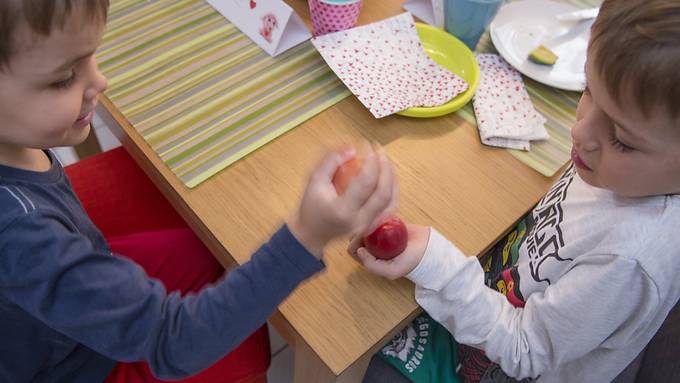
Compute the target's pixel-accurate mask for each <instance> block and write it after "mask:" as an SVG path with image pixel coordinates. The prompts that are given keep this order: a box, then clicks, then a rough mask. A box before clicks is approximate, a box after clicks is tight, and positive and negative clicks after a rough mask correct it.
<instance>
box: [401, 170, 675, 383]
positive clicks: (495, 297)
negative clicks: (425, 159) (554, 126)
mask: <svg viewBox="0 0 680 383" xmlns="http://www.w3.org/2000/svg"><path fill="white" fill-rule="evenodd" d="M526 221H528V222H529V223H528V224H527V225H526V230H524V229H522V230H521V231H520V232H517V231H516V232H514V233H511V235H510V236H509V241H510V242H509V243H508V244H506V245H505V250H506V251H505V252H504V254H503V256H502V258H504V260H503V261H502V263H504V266H503V267H504V268H505V272H504V273H500V274H499V275H501V277H499V278H496V279H494V280H491V281H490V282H489V281H488V280H487V284H489V285H491V286H493V289H492V288H490V287H487V284H485V273H484V270H483V268H482V265H480V262H479V261H478V259H477V258H475V257H468V256H465V255H464V254H463V253H462V252H461V251H460V250H459V249H458V248H456V246H455V245H454V244H452V243H451V242H449V241H448V240H446V239H445V238H444V237H443V236H442V235H441V234H440V233H438V232H437V231H435V230H434V229H433V230H432V231H431V234H430V239H429V243H428V246H427V250H426V252H425V255H424V257H423V259H422V260H421V262H420V264H419V265H418V266H417V267H416V268H415V269H414V270H413V271H412V272H411V273H410V274H409V275H408V276H407V277H408V278H409V279H410V280H412V281H413V282H414V283H415V284H416V300H417V301H418V303H419V304H420V305H421V306H422V307H423V308H424V309H425V310H426V311H427V312H428V313H429V314H430V316H432V318H434V319H435V320H437V321H439V322H440V323H442V324H443V325H444V326H445V327H446V328H447V329H448V330H449V331H450V332H451V333H452V334H453V336H454V337H455V339H456V340H457V341H458V342H459V343H462V344H466V345H470V346H474V347H476V348H479V349H482V350H484V351H485V352H486V356H487V357H488V358H489V359H490V360H491V361H492V362H494V363H497V364H498V365H499V366H500V367H501V369H502V370H503V371H504V372H505V374H507V375H508V376H511V377H514V378H525V377H530V378H536V377H538V382H590V383H596V382H610V381H611V380H612V379H613V378H615V377H616V376H617V375H618V374H619V373H620V372H621V371H622V370H623V369H624V368H625V367H626V366H627V365H628V364H629V363H630V362H631V361H632V360H633V359H634V358H635V357H636V356H637V354H638V353H639V352H640V351H641V350H642V349H643V348H644V347H645V345H646V344H647V343H648V342H649V340H650V339H651V338H652V336H653V335H654V333H655V332H656V331H657V330H658V328H659V327H660V326H661V324H662V322H663V321H664V319H665V318H666V315H667V314H668V312H669V311H670V309H671V308H672V307H673V306H674V305H675V304H676V302H677V301H678V298H679V297H680V278H679V277H678V276H679V274H680V273H679V272H680V196H659V197H647V198H624V197H620V196H617V195H615V194H613V193H612V192H610V191H607V190H604V189H598V188H594V187H592V186H589V185H588V184H586V183H585V182H583V180H581V179H580V177H579V176H578V175H577V174H576V172H575V171H574V169H573V167H572V168H571V169H569V170H568V171H567V172H566V173H565V175H564V176H563V177H562V178H561V179H560V181H558V182H557V183H556V184H555V185H554V186H553V188H552V189H551V190H550V191H549V192H548V194H547V195H546V196H545V197H544V198H543V200H541V201H540V202H539V204H538V205H537V206H536V207H535V208H534V209H533V211H532V212H531V214H530V215H529V216H528V217H527V219H526ZM511 240H516V245H515V246H517V248H516V249H515V250H516V259H515V260H514V261H513V260H512V258H513V257H512V254H511V251H510V250H509V249H510V248H511V247H512V246H511V245H512V244H513V243H512V242H511ZM502 245H503V244H501V247H503V246H502ZM505 258H508V259H505ZM487 271H488V270H487ZM487 279H488V273H487ZM496 290H500V291H501V292H499V291H496ZM504 294H505V295H504ZM506 295H507V296H506ZM510 302H512V303H510ZM483 380H484V379H483ZM488 381H492V380H488Z"/></svg>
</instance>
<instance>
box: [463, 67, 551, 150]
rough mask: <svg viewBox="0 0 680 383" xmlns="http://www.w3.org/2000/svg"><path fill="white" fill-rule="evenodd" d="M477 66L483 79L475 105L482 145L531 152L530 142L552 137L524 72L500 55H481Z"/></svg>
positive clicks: (480, 82)
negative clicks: (527, 85) (530, 91)
mask: <svg viewBox="0 0 680 383" xmlns="http://www.w3.org/2000/svg"><path fill="white" fill-rule="evenodd" d="M477 64H479V71H480V79H479V86H478V88H477V91H476V92H475V96H474V98H473V100H472V102H473V108H474V110H475V116H476V117H477V127H478V129H479V136H480V138H481V140H482V143H484V144H486V145H490V146H499V147H504V148H510V149H521V150H529V149H530V148H531V143H530V141H533V140H547V139H548V138H550V137H549V135H548V131H547V130H546V129H545V126H544V125H545V123H546V119H545V117H543V116H542V115H541V114H539V113H538V112H537V111H536V109H534V104H533V103H532V102H531V99H530V98H529V94H528V93H527V90H526V88H525V87H524V81H523V80H522V76H521V75H520V73H519V72H518V71H517V70H516V69H515V68H513V67H512V66H510V64H508V63H507V62H506V61H505V60H503V58H502V57H500V56H499V55H496V54H477Z"/></svg>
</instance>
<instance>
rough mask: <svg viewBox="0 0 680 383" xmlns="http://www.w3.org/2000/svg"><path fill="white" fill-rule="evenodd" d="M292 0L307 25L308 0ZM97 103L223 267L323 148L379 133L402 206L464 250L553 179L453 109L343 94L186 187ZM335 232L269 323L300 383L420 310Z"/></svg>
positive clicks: (357, 373)
mask: <svg viewBox="0 0 680 383" xmlns="http://www.w3.org/2000/svg"><path fill="white" fill-rule="evenodd" d="M401 3H402V1H401V0H380V1H372V0H371V1H365V2H364V8H363V10H362V14H361V17H360V24H365V23H368V22H371V21H375V20H379V19H383V18H385V17H388V16H392V15H396V14H399V13H401V12H402V9H401V8H400V6H401ZM289 4H290V5H291V6H293V8H294V9H295V10H296V11H297V12H298V13H299V14H300V15H301V16H302V17H303V18H304V19H305V20H306V22H307V23H308V24H309V12H308V10H307V3H306V1H304V0H289ZM99 112H100V113H101V114H102V115H103V118H104V119H105V121H106V122H107V123H108V124H109V126H111V127H112V128H113V130H114V133H115V134H116V135H117V137H118V138H119V139H120V140H121V142H122V143H123V145H124V146H125V148H126V149H127V150H128V151H129V152H130V154H131V155H132V156H133V157H134V158H135V160H136V161H137V162H138V163H139V165H140V166H141V167H142V168H143V169H144V170H145V171H146V172H147V174H148V175H149V176H150V177H151V178H152V179H153V181H154V183H155V184H156V185H157V186H158V187H159V188H160V190H161V191H162V192H163V193H164V194H165V196H166V197H167V198H168V199H169V200H170V201H171V203H172V204H173V205H174V206H175V208H176V209H177V210H178V211H179V212H180V214H181V215H182V216H183V217H184V218H185V219H186V220H187V222H188V223H189V224H190V225H191V227H192V228H193V229H194V230H195V231H196V233H197V234H198V235H199V237H200V238H201V239H202V240H203V242H204V243H205V244H206V245H207V246H208V247H209V248H210V250H211V251H212V252H213V254H214V255H215V256H216V257H217V258H218V259H219V260H220V262H221V263H223V264H224V265H225V266H228V267H233V266H234V265H236V264H242V263H244V262H246V261H247V260H248V259H249V258H250V255H251V254H252V253H253V251H255V250H256V249H257V248H258V247H259V246H260V245H261V244H262V243H263V242H264V241H266V240H267V239H268V237H269V236H270V235H271V234H272V233H273V232H274V231H275V230H276V228H277V227H278V226H280V225H281V223H282V222H283V220H284V219H286V218H287V217H288V216H289V215H290V214H291V213H292V212H293V211H294V210H295V209H296V207H297V205H298V201H299V200H300V198H301V194H302V192H303V188H304V186H305V184H306V180H307V176H308V172H309V171H310V169H311V168H312V167H313V166H314V165H315V164H316V163H317V161H318V160H319V159H320V157H321V156H322V154H323V153H324V152H325V151H326V150H328V149H329V148H337V147H339V146H340V145H341V144H343V143H359V142H360V141H361V140H370V141H375V142H377V143H379V144H380V145H382V146H383V147H384V148H385V149H386V152H387V154H388V156H389V157H390V158H391V160H392V161H393V162H394V164H395V167H396V169H397V171H398V174H399V178H400V184H401V207H400V211H399V215H400V216H401V217H402V218H403V219H404V220H406V221H409V222H414V223H420V224H425V225H431V226H433V227H436V228H437V229H438V230H439V231H440V232H442V233H443V234H444V235H445V236H446V237H448V238H449V239H451V240H452V241H453V242H454V243H456V244H457V245H458V246H459V247H460V248H461V249H462V250H463V251H464V252H465V253H466V254H469V255H478V254H480V253H482V252H483V251H484V250H485V249H487V248H489V247H490V246H491V245H492V244H493V243H494V242H496V241H497V240H498V239H499V238H500V237H501V236H502V235H503V234H504V233H505V232H506V231H507V230H508V229H509V228H510V227H511V226H512V225H513V223H514V222H515V221H516V220H517V219H519V218H520V217H521V216H522V215H523V214H524V213H525V212H526V211H527V210H528V209H530V208H531V207H532V206H533V205H534V204H535V203H536V202H537V201H538V200H539V198H540V197H541V196H542V194H543V193H544V192H545V191H546V190H547V189H548V188H549V186H550V185H551V184H552V182H553V181H554V178H555V177H553V178H552V179H549V178H545V177H543V176H541V175H540V174H538V173H537V172H535V171H534V170H532V169H530V168H529V167H527V166H525V165H523V164H522V163H520V162H519V161H518V160H516V159H515V158H514V157H513V156H512V155H510V154H509V152H507V151H506V150H503V149H492V148H488V147H485V146H483V145H481V144H480V141H479V136H478V133H477V131H476V129H475V128H474V127H472V126H470V125H469V124H467V123H465V122H464V121H463V120H462V119H461V118H459V117H457V116H456V115H455V114H454V115H449V116H445V117H440V118H436V119H411V118H406V117H399V116H391V117H388V118H384V119H380V120H376V119H375V118H373V117H372V115H371V114H370V113H369V112H368V111H367V110H366V109H365V108H364V107H363V106H362V105H361V104H360V103H359V102H358V101H357V100H356V98H354V97H349V98H347V99H346V100H345V101H343V102H341V103H339V104H337V105H336V106H335V107H333V108H331V109H329V110H327V111H325V112H323V113H321V114H320V115H318V116H316V117H314V118H312V119H311V120H308V121H307V122H306V123H304V124H302V125H300V126H299V127H297V128H295V129H293V130H291V131H290V132H288V133H286V134H285V135H283V136H281V137H279V138H277V139H275V140H274V141H272V142H271V143H269V144H267V145H265V146H264V147H262V148H261V149H259V150H257V151H256V152H254V153H252V154H250V155H248V156H246V157H245V158H244V159H242V160H240V161H238V162H236V163H235V164H233V165H231V166H230V167H228V168H226V169H224V170H223V171H221V172H220V173H218V174H217V175H216V176H214V177H212V178H210V179H209V180H207V181H205V182H203V183H202V184H200V185H199V186H197V187H195V188H193V189H189V188H187V187H186V186H184V184H183V183H182V182H180V181H179V179H177V178H176V177H175V176H174V175H173V174H172V172H171V171H170V170H169V169H168V167H167V166H166V165H164V164H163V162H162V161H161V160H160V159H159V157H158V156H157V155H156V154H155V153H154V152H153V150H152V149H151V148H150V147H149V145H148V144H147V143H146V142H145V141H144V139H143V138H142V137H141V136H140V135H139V134H138V133H137V131H136V130H135V128H134V127H133V126H131V125H130V123H129V122H128V121H127V120H126V119H125V117H124V116H123V115H122V114H121V113H120V112H119V110H118V108H117V107H116V105H114V104H113V103H112V102H111V101H110V100H109V99H108V98H106V97H101V105H100V108H99ZM346 245H347V238H343V239H340V240H337V241H334V242H332V243H331V244H330V245H329V246H328V248H327V250H326V254H325V257H324V260H325V262H326V264H327V268H326V271H325V272H323V273H322V274H320V275H319V276H317V277H316V278H313V279H312V280H310V281H308V282H306V283H304V284H303V285H302V286H301V287H300V288H299V289H297V290H296V291H295V292H294V293H293V294H292V295H291V296H290V297H289V298H288V299H287V300H286V301H285V302H284V303H283V304H282V305H281V306H280V307H279V310H278V312H277V313H276V314H275V315H274V316H273V317H272V318H271V323H272V324H273V325H274V326H275V328H276V329H277V330H278V331H279V332H280V333H281V334H282V336H283V337H284V338H285V339H286V341H287V342H288V343H289V344H290V345H291V346H292V347H293V348H294V352H295V366H294V380H295V382H300V383H302V382H305V383H307V382H331V381H342V382H359V381H360V380H361V376H363V374H364V372H365V369H366V367H367V365H368V361H369V359H370V357H371V356H372V355H373V354H374V353H375V352H376V351H377V350H378V349H379V348H380V347H381V346H382V345H383V343H384V342H386V341H387V340H389V339H390V337H392V336H393V335H394V334H395V333H396V332H397V331H399V330H400V329H401V328H402V327H403V326H404V325H406V324H407V323H408V322H409V321H410V320H411V319H412V318H414V317H415V316H416V315H417V314H418V313H419V312H420V309H419V307H418V305H417V304H416V302H415V300H414V293H413V291H414V288H413V284H412V283H411V282H409V281H408V280H405V279H402V280H398V281H394V282H390V281H387V280H384V279H382V278H379V277H376V276H373V275H370V274H368V273H367V272H365V271H364V270H363V269H361V268H360V267H359V265H358V264H356V263H355V262H354V261H353V260H352V259H351V258H350V257H349V256H348V255H347V254H346V253H345V249H346Z"/></svg>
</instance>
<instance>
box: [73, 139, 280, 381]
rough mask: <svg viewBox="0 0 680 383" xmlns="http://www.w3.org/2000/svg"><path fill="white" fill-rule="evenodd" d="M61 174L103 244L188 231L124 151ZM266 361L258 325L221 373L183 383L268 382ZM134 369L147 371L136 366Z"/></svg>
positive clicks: (84, 162) (262, 330) (265, 339)
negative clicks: (155, 234) (80, 203)
mask: <svg viewBox="0 0 680 383" xmlns="http://www.w3.org/2000/svg"><path fill="white" fill-rule="evenodd" d="M65 170H66V174H67V175H68V177H69V179H70V180H71V183H72V185H73V188H74V190H75V192H76V194H77V195H78V197H79V198H80V200H81V202H82V204H83V206H84V208H85V210H86V211H87V213H88V215H89V216H90V218H91V219H92V221H93V222H94V223H95V225H96V226H97V227H98V228H99V229H100V230H101V232H102V233H103V234H104V237H106V238H107V239H111V238H121V237H125V236H130V235H136V234H137V233H145V232H158V231H162V230H173V229H182V228H185V229H186V228H188V226H187V224H186V223H185V222H184V220H183V219H182V218H181V217H180V216H179V214H177V212H176V211H175V210H174V209H173V208H172V206H171V205H170V203H169V202H168V201H167V200H166V199H165V197H164V196H163V195H162V194H161V193H160V191H159V190H158V189H157V188H156V187H155V186H154V185H153V183H152V182H151V181H150V180H149V178H148V177H147V176H146V175H145V174H144V172H143V171H142V170H141V169H140V168H139V167H138V166H137V165H136V163H135V162H134V160H133V159H132V158H131V157H130V156H129V155H128V154H127V152H126V151H125V150H124V149H123V148H117V149H113V150H111V151H108V152H104V153H100V154H97V155H95V156H92V157H89V158H87V159H84V160H82V161H80V162H77V163H75V164H73V165H70V166H67V167H66V168H65ZM191 235H192V234H191ZM192 236H193V235H192ZM196 242H197V243H198V241H196ZM198 246H202V244H200V243H199V245H198ZM112 247H113V245H112ZM205 251H207V249H205ZM207 258H210V262H215V263H216V261H214V258H212V257H207ZM216 267H219V266H216ZM218 271H219V270H218ZM270 361H271V355H270V349H269V334H268V332H267V326H262V327H261V328H260V329H258V330H257V331H256V332H255V333H254V334H252V335H251V336H250V337H248V338H247V339H246V340H245V341H244V342H243V343H242V344H241V345H240V346H239V347H238V348H236V349H235V350H234V351H232V352H231V353H230V354H229V355H227V356H226V357H225V358H224V359H222V360H221V361H219V362H218V363H217V364H220V367H219V368H217V367H216V368H215V369H213V368H212V367H211V368H209V369H208V370H206V371H204V372H202V373H200V374H198V375H196V376H195V377H192V378H189V379H186V380H182V382H185V381H186V382H187V383H188V382H192V383H199V382H206V383H208V382H210V383H214V382H229V383H266V381H267V378H266V373H267V369H268V368H269V364H270ZM217 364H216V365H215V366H217ZM137 369H146V370H148V367H146V364H143V363H140V364H139V366H137ZM211 370H216V371H212V372H211Z"/></svg>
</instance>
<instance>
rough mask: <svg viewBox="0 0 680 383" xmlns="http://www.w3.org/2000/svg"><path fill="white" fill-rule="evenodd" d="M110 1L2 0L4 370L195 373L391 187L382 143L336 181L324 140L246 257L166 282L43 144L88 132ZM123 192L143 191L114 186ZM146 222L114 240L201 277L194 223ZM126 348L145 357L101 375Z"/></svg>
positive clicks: (363, 222) (76, 375)
mask: <svg viewBox="0 0 680 383" xmlns="http://www.w3.org/2000/svg"><path fill="white" fill-rule="evenodd" d="M107 6H108V1H106V0H96V1H93V0H3V1H2V2H0V64H1V65H0V212H2V213H1V214H0V339H2V342H0V381H3V382H29V381H32V382H45V381H49V382H69V383H74V382H88V383H89V382H102V381H104V379H111V380H107V381H110V382H123V381H124V382H126V383H130V382H141V381H144V382H149V381H155V379H156V378H155V377H160V378H164V379H179V378H184V377H187V376H190V375H194V374H196V373H198V372H199V371H202V370H204V369H206V368H208V367H209V366H210V365H212V364H213V363H215V362H216V361H218V360H220V359H221V358H223V357H224V356H225V355H226V354H227V353H229V352H230V351H231V350H233V349H234V348H235V347H237V346H238V345H239V344H240V343H241V342H242V341H243V340H244V339H245V338H246V337H247V336H248V335H249V334H251V333H252V332H253V331H255V330H256V329H258V328H260V327H261V326H262V325H263V324H264V323H265V322H266V320H267V318H268V316H269V315H270V314H271V313H272V312H273V311H274V310H275V309H276V307H277V306H278V305H279V304H280V303H281V302H282V301H283V299H285V298H286V296H288V295H289V294H290V293H291V292H292V291H293V290H294V289H295V288H296V287H297V286H298V285H299V284H300V283H301V282H302V281H303V280H305V279H307V278H309V277H311V276H313V275H314V274H316V273H317V272H319V271H321V270H322V269H323V267H324V265H323V263H322V261H321V258H322V255H323V249H324V247H325V245H326V244H327V243H328V241H330V240H331V239H332V238H334V237H337V236H340V235H343V234H348V233H350V232H363V231H366V230H368V229H369V228H370V227H372V226H375V225H376V222H378V220H379V217H383V216H385V215H387V214H388V212H389V210H391V209H392V206H394V204H395V203H396V195H397V193H396V183H394V181H393V177H394V176H393V169H392V167H391V165H390V164H389V162H388V161H387V159H386V157H385V155H384V154H383V153H380V152H373V151H369V152H368V153H367V156H366V157H365V160H366V161H365V165H364V167H363V168H362V172H361V173H360V174H359V175H358V176H357V177H356V182H354V183H353V185H350V187H349V188H348V189H347V191H346V192H345V193H344V194H343V195H342V196H338V195H337V193H336V192H335V188H334V187H333V184H332V182H331V181H332V177H333V175H334V173H335V171H336V170H337V168H338V167H339V166H340V165H341V164H342V163H344V162H345V161H347V160H349V159H350V158H352V156H353V155H354V152H353V150H349V149H348V150H343V151H338V152H332V153H329V154H328V155H327V156H326V157H325V158H324V159H323V161H322V162H321V163H320V165H319V166H318V167H317V169H316V170H314V172H313V173H312V176H311V178H310V180H309V183H308V185H307V189H306V191H305V194H304V196H303V198H302V201H301V203H300V207H299V209H298V210H297V211H296V212H295V213H294V214H293V215H292V217H291V218H290V219H289V220H288V222H287V224H285V225H282V227H281V228H280V229H279V230H278V231H276V233H275V234H274V235H273V236H272V238H271V239H270V240H269V241H268V242H267V243H265V244H264V245H263V246H262V247H260V248H259V249H258V250H257V251H255V253H254V254H253V255H252V257H251V260H250V261H249V262H247V263H245V264H243V265H242V266H240V267H238V268H236V269H235V270H233V271H232V272H230V273H229V274H228V275H227V276H226V277H224V278H223V279H221V280H217V281H216V282H215V284H214V285H211V286H210V287H208V288H204V289H202V290H201V291H200V292H197V293H190V294H186V295H185V296H181V294H180V293H179V291H174V292H171V293H167V292H166V288H165V286H164V284H163V283H162V282H161V281H160V280H158V279H155V278H151V277H149V276H148V275H147V274H146V273H145V270H144V269H142V267H140V265H141V263H140V264H137V263H135V262H133V261H132V260H131V259H130V258H125V257H122V256H118V255H117V254H113V253H112V248H114V247H113V246H112V245H111V243H110V242H109V243H107V240H108V238H104V236H103V235H102V233H101V232H100V231H99V230H98V229H97V228H96V227H95V226H94V224H93V223H92V222H91V220H90V219H89V217H88V216H87V214H86V213H85V211H84V209H83V207H82V205H81V204H80V201H79V200H78V198H77V197H76V195H75V193H74V192H73V190H72V186H71V183H70V182H69V180H68V178H67V177H66V175H65V173H64V169H63V168H62V166H61V165H60V164H59V162H58V161H57V159H56V157H55V156H54V154H53V153H52V152H51V151H49V148H52V147H55V146H70V145H77V144H79V143H80V142H82V141H83V140H84V139H85V138H86V137H87V136H88V133H89V131H90V121H91V120H92V116H93V113H94V109H95V106H96V104H97V97H98V95H99V94H100V93H101V92H103V91H104V90H105V89H106V78H104V76H103V75H102V74H101V73H100V72H99V70H98V68H97V64H96V61H95V56H94V53H95V51H96V49H97V47H98V45H99V42H100V38H101V35H102V32H103V29H104V24H105V19H106V9H107ZM91 182H92V183H96V182H97V180H96V179H93V180H91ZM126 198H135V196H134V195H132V196H117V199H116V201H123V200H125V199H126ZM107 202H109V203H114V201H107ZM121 203H122V202H121ZM238 229H239V230H247V228H238ZM142 234H145V233H142ZM146 234H148V233H146ZM142 238H143V240H144V242H141V243H140V240H139V237H137V236H135V237H134V238H132V236H130V237H126V238H118V240H119V242H120V241H123V242H125V244H126V245H130V244H131V243H132V244H134V245H135V246H137V247H131V246H128V248H130V250H131V251H134V250H135V249H137V248H139V247H142V246H143V247H144V248H145V250H146V252H147V253H151V255H149V254H145V257H149V256H150V257H154V259H153V260H152V261H153V262H152V263H153V264H155V265H156V266H157V267H158V269H161V270H160V271H158V272H159V273H161V272H162V269H165V268H174V269H175V270H176V271H177V273H176V275H179V276H180V278H178V279H182V278H191V277H193V276H192V275H189V274H191V273H190V271H195V270H197V268H196V267H195V263H199V261H200V262H205V261H206V259H207V258H209V255H210V254H209V253H208V252H207V250H206V249H205V248H204V247H202V246H200V242H199V241H198V239H197V238H196V237H195V236H194V235H193V233H191V232H190V231H189V230H188V229H186V230H181V231H180V232H179V233H178V232H176V231H172V232H170V231H167V232H166V231H160V232H158V231H157V232H153V233H151V234H149V235H142ZM153 238H155V240H154V239H153ZM197 244H198V245H197ZM160 249H162V250H160ZM154 250H155V251H154ZM199 253H200V254H199ZM168 254H172V258H170V257H168ZM123 255H126V254H123ZM196 256H201V257H203V258H201V259H200V260H199V259H197V258H196ZM145 259H146V258H145ZM159 259H160V260H159ZM166 260H172V261H171V262H165V263H164V262H163V261H166ZM212 263H213V264H214V263H215V262H214V260H212ZM183 267H186V269H184V268H183ZM198 270H199V271H201V272H202V271H203V270H202V269H200V268H199V269H198ZM147 271H148V270H147ZM208 271H209V272H213V271H215V272H216V271H219V270H214V268H210V269H209V270H208ZM198 277H199V278H198V280H201V281H203V282H205V280H206V278H204V276H202V275H200V276H198ZM218 277H219V275H218ZM208 281H210V280H208ZM173 282H175V281H173ZM202 286H203V285H202V284H201V286H199V287H202ZM194 287H196V286H194ZM188 290H194V289H188ZM185 292H186V291H185ZM118 361H125V362H134V361H144V362H146V363H147V364H148V367H147V365H146V364H145V365H143V367H142V368H141V369H139V370H132V369H131V370H129V371H126V372H125V373H122V374H120V375H116V377H113V378H112V377H111V376H109V377H108V378H107V375H109V373H110V372H111V371H112V369H113V368H114V366H116V363H117V362H118ZM120 365H121V364H120V363H119V364H118V366H120ZM149 368H150V369H151V372H152V373H153V376H152V374H151V373H150V372H149ZM116 371H118V369H117V370H116ZM154 376H155V377H154ZM219 379H220V381H222V379H224V377H223V376H219ZM211 381H214V380H211Z"/></svg>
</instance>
